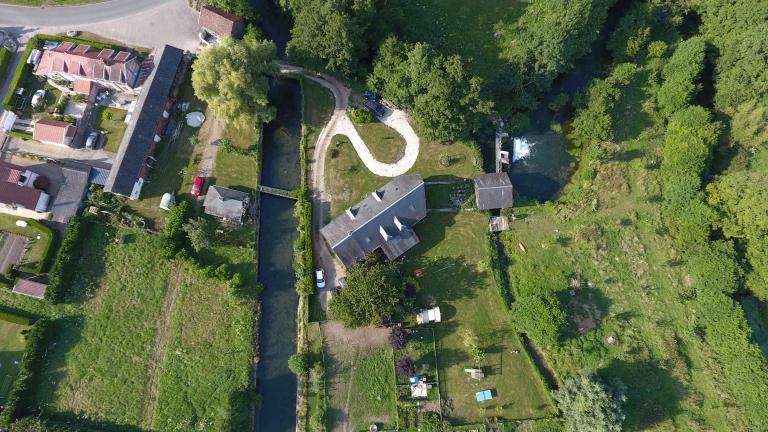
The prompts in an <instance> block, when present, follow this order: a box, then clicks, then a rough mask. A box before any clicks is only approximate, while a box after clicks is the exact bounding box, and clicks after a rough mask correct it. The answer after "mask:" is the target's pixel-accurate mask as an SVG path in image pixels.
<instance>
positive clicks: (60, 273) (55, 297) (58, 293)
mask: <svg viewBox="0 0 768 432" xmlns="http://www.w3.org/2000/svg"><path fill="white" fill-rule="evenodd" d="M88 222H89V221H88V219H87V218H86V217H83V216H75V217H74V218H72V220H70V222H69V225H67V235H66V237H64V241H62V242H61V247H60V248H59V253H58V254H57V255H56V260H55V261H54V263H53V267H52V268H51V271H50V273H48V280H49V285H48V290H47V291H46V292H45V298H46V300H48V301H50V302H53V303H58V302H60V301H62V300H64V296H65V294H66V290H67V289H69V286H70V285H71V284H72V281H73V280H74V277H75V265H76V264H77V260H78V257H79V249H80V245H81V244H82V241H83V238H84V237H85V236H86V235H87V232H88Z"/></svg>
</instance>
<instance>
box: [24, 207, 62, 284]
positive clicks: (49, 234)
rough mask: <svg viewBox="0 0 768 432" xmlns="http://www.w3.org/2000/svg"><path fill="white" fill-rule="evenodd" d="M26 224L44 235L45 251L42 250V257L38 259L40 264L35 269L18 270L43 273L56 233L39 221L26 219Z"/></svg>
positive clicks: (54, 242)
mask: <svg viewBox="0 0 768 432" xmlns="http://www.w3.org/2000/svg"><path fill="white" fill-rule="evenodd" d="M26 222H27V224H29V225H31V226H33V227H34V228H35V229H37V230H38V231H42V232H43V233H45V234H46V236H47V237H48V239H47V240H46V243H45V249H43V255H42V256H41V257H40V262H39V263H37V265H36V266H35V267H28V266H20V267H19V270H20V271H23V272H25V273H34V274H39V273H43V272H44V271H45V270H46V269H47V268H48V264H49V263H50V260H51V252H53V249H54V245H55V244H56V238H57V237H56V232H55V231H53V230H52V229H50V228H49V227H48V226H46V225H44V224H43V223H41V222H40V221H36V220H34V219H26Z"/></svg>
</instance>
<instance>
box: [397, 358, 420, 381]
mask: <svg viewBox="0 0 768 432" xmlns="http://www.w3.org/2000/svg"><path fill="white" fill-rule="evenodd" d="M395 369H396V370H397V374H398V375H400V376H404V377H412V376H414V375H415V374H416V366H415V365H414V364H413V360H411V359H410V358H408V357H402V358H400V359H399V360H397V363H396V364H395Z"/></svg>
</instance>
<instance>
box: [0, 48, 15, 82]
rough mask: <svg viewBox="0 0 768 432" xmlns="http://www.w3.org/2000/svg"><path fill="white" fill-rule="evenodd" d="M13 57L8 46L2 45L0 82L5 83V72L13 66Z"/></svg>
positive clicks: (0, 49) (0, 52)
mask: <svg viewBox="0 0 768 432" xmlns="http://www.w3.org/2000/svg"><path fill="white" fill-rule="evenodd" d="M11 58H13V54H12V53H11V52H10V51H8V48H5V47H2V48H0V84H2V83H3V81H4V78H5V73H6V72H7V71H8V68H9V67H10V66H11Z"/></svg>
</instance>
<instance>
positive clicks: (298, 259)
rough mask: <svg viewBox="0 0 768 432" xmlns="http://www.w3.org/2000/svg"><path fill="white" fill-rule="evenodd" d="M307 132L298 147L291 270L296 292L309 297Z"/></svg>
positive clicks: (312, 277)
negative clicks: (296, 232) (295, 229)
mask: <svg viewBox="0 0 768 432" xmlns="http://www.w3.org/2000/svg"><path fill="white" fill-rule="evenodd" d="M308 135H309V133H308V131H307V130H306V129H305V130H304V132H303V133H302V136H301V143H300V146H299V162H300V167H301V187H300V188H299V191H298V192H299V193H298V200H297V202H296V207H295V208H294V210H293V211H294V214H295V215H296V218H297V219H298V220H299V227H298V230H299V237H298V238H297V239H296V240H295V241H294V243H293V254H294V261H293V269H294V271H295V272H296V292H298V293H299V294H300V295H311V294H313V293H314V292H315V274H314V271H315V267H314V261H313V259H314V257H313V255H312V201H310V199H309V159H308V155H307V146H308V142H307V138H308Z"/></svg>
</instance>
